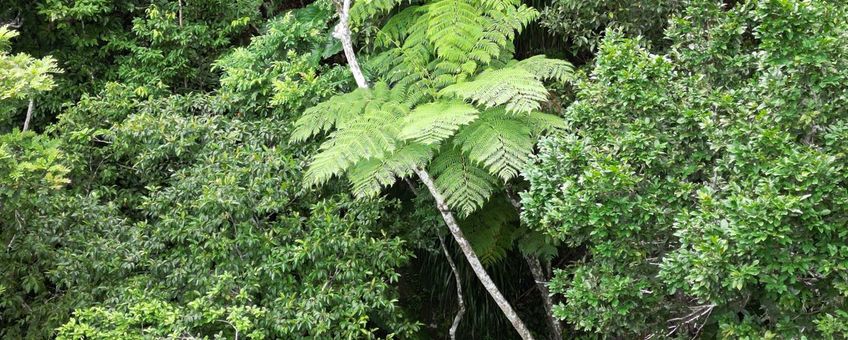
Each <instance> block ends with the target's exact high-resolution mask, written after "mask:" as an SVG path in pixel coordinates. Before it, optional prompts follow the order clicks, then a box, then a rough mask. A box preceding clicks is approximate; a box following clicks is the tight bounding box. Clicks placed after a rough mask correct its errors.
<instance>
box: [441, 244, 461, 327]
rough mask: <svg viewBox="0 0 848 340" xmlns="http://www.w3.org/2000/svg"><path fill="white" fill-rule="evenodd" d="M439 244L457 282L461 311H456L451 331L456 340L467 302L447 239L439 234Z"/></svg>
mask: <svg viewBox="0 0 848 340" xmlns="http://www.w3.org/2000/svg"><path fill="white" fill-rule="evenodd" d="M439 243H441V245H442V251H443V252H445V258H447V260H448V265H450V267H451V271H453V278H454V279H455V280H456V299H457V301H458V304H459V310H458V311H456V316H454V317H453V324H451V328H450V331H449V334H450V338H451V340H456V329H457V328H459V322H460V321H462V316H463V315H465V301H464V300H463V299H462V281H461V280H460V278H459V270H457V269H456V263H454V262H453V258H452V257H451V254H450V253H449V252H448V247H447V246H445V237H444V236H442V235H441V234H439Z"/></svg>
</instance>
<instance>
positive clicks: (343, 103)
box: [290, 89, 374, 142]
mask: <svg viewBox="0 0 848 340" xmlns="http://www.w3.org/2000/svg"><path fill="white" fill-rule="evenodd" d="M373 99H374V96H373V93H372V91H371V90H370V89H357V90H354V91H353V92H350V93H345V94H341V95H337V96H333V97H332V98H330V99H328V100H326V101H324V102H322V103H320V104H318V105H315V106H313V107H311V108H308V109H306V111H305V112H304V113H303V116H301V117H300V119H298V120H297V121H296V122H295V123H294V131H292V135H291V137H290V141H291V142H302V141H305V140H307V139H309V138H312V137H313V136H315V135H318V134H320V133H323V132H327V131H330V130H332V129H333V128H334V127H336V126H337V125H339V126H343V125H345V123H347V122H349V121H350V120H351V119H353V118H355V117H359V116H360V115H361V114H362V111H363V110H365V106H366V105H368V103H370V102H371V101H372V100H373Z"/></svg>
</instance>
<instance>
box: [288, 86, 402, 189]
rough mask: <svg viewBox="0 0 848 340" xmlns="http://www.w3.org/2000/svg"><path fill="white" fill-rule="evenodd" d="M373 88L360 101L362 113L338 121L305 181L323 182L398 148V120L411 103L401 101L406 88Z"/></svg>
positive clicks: (308, 171)
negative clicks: (368, 96)
mask: <svg viewBox="0 0 848 340" xmlns="http://www.w3.org/2000/svg"><path fill="white" fill-rule="evenodd" d="M370 91H371V92H370V96H371V98H372V100H369V101H367V102H364V103H360V104H357V105H363V106H364V107H363V108H362V109H361V111H362V114H359V115H352V116H353V117H354V118H349V119H350V121H349V122H346V123H345V124H337V125H336V128H337V130H336V131H335V132H333V133H331V134H330V136H329V137H328V139H327V140H326V141H325V142H324V143H323V144H321V147H320V148H319V151H318V154H316V155H315V156H314V157H313V159H312V162H311V163H310V165H309V169H307V170H306V173H305V175H304V184H305V185H307V186H310V185H317V184H322V183H324V182H326V181H327V180H329V179H330V178H331V177H333V176H336V175H340V174H342V173H344V172H345V171H347V169H349V168H350V167H351V166H353V165H354V164H356V163H357V162H359V161H362V160H365V159H369V158H381V157H383V155H384V154H386V153H391V152H392V151H394V150H395V147H396V145H397V143H398V140H397V134H398V132H399V129H398V123H399V122H400V119H401V118H402V117H404V116H406V115H407V114H408V113H409V106H408V105H407V104H406V103H404V102H403V101H401V99H403V98H402V96H403V92H404V89H403V88H393V89H390V88H389V87H388V85H386V84H385V83H377V84H376V85H375V86H374V88H373V89H371V90H370Z"/></svg>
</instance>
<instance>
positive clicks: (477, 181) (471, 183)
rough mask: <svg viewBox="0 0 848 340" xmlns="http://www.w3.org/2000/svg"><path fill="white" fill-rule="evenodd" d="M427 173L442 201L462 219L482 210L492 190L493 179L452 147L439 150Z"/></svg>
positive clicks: (493, 187)
mask: <svg viewBox="0 0 848 340" xmlns="http://www.w3.org/2000/svg"><path fill="white" fill-rule="evenodd" d="M430 171H431V173H432V174H433V176H434V177H435V184H436V188H438V189H439V191H440V192H441V193H442V195H444V196H445V202H446V203H447V204H448V206H449V207H451V208H454V209H458V210H459V211H460V213H461V214H462V215H463V216H468V215H470V214H471V213H472V212H474V211H475V210H477V209H479V208H480V207H482V206H483V204H485V203H486V201H487V200H488V199H489V197H490V196H492V193H493V192H494V191H495V181H496V179H495V178H494V177H492V176H491V175H489V173H488V172H486V170H483V169H481V168H479V167H477V166H476V165H474V164H473V162H472V161H471V160H469V159H468V158H466V157H465V156H464V155H463V154H462V153H461V152H460V151H459V150H458V149H456V148H454V147H453V146H452V145H448V146H446V147H443V148H442V149H441V151H440V152H439V154H438V155H437V156H436V157H435V158H434V159H433V161H432V162H431V163H430Z"/></svg>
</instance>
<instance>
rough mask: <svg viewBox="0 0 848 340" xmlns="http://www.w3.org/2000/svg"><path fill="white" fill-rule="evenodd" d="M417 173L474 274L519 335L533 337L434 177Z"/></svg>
mask: <svg viewBox="0 0 848 340" xmlns="http://www.w3.org/2000/svg"><path fill="white" fill-rule="evenodd" d="M415 174H416V175H418V178H419V179H421V182H422V183H424V185H425V186H426V187H427V189H428V190H430V195H431V196H433V199H435V200H436V208H438V209H439V212H440V213H441V214H442V219H444V220H445V224H447V225H448V230H450V232H451V235H453V238H454V240H456V243H457V244H458V245H459V249H461V250H462V253H463V254H464V255H465V258H466V259H467V260H468V264H469V265H471V269H473V270H474V274H476V275H477V278H478V279H480V282H481V283H482V284H483V287H485V288H486V291H488V292H489V295H491V296H492V299H493V300H495V303H497V304H498V307H500V309H501V311H502V312H503V313H504V315H505V316H506V318H507V319H508V320H509V322H510V323H512V327H514V328H515V330H516V331H517V332H518V335H520V336H521V338H522V339H533V334H531V333H530V330H529V329H527V326H525V325H524V322H523V321H521V318H519V317H518V314H517V313H516V312H515V310H513V309H512V306H510V305H509V301H507V300H506V298H504V296H503V294H501V291H500V290H499V289H498V286H496V285H495V282H494V281H492V278H491V277H489V273H487V272H486V269H485V268H484V267H483V264H482V263H480V259H479V258H478V257H477V253H475V252H474V249H473V248H471V244H470V243H469V242H468V239H466V238H465V235H463V233H462V230H461V229H459V224H457V223H456V219H455V218H454V217H453V213H452V212H451V211H450V208H448V205H447V204H446V203H445V199H444V198H443V197H442V195H441V193H440V192H439V190H438V189H437V188H436V184H435V183H433V179H432V178H430V174H428V173H427V171H425V170H423V169H420V168H416V169H415Z"/></svg>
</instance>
